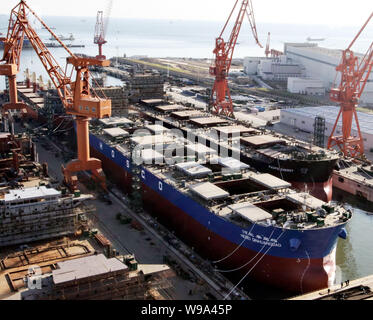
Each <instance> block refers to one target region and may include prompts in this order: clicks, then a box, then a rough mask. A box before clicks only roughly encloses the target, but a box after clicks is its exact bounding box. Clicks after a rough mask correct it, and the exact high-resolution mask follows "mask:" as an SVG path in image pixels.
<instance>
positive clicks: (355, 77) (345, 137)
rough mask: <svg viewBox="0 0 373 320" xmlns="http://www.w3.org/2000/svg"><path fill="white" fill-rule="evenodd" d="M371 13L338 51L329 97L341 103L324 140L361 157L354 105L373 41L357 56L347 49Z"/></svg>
mask: <svg viewBox="0 0 373 320" xmlns="http://www.w3.org/2000/svg"><path fill="white" fill-rule="evenodd" d="M372 17H373V13H371V15H370V16H369V18H368V20H367V21H366V23H365V24H364V25H363V27H362V28H361V29H360V31H359V33H358V34H357V35H356V37H355V38H354V39H353V41H352V42H351V44H350V45H349V47H348V48H347V49H346V50H344V51H342V61H341V63H340V64H339V65H338V66H337V68H336V70H337V72H340V73H341V81H340V85H339V87H338V88H332V89H331V90H330V99H331V100H332V101H334V102H338V103H339V104H340V106H341V108H340V111H339V114H338V117H337V120H336V122H335V125H334V128H333V130H332V133H331V136H330V138H329V142H328V149H331V148H334V147H338V148H339V149H340V150H341V151H342V152H343V154H344V156H346V157H352V158H362V157H363V156H364V139H363V137H362V134H361V131H360V125H359V120H358V117H357V112H356V107H357V105H358V103H359V99H360V97H361V95H362V93H363V91H364V89H365V86H366V84H367V81H368V78H369V75H370V73H371V71H372V67H373V42H372V43H371V44H370V47H369V49H368V51H367V52H366V54H365V55H364V57H362V58H361V59H360V61H359V58H358V57H356V56H355V54H354V53H353V52H352V51H351V48H352V46H353V45H354V43H355V42H356V40H357V39H358V38H359V36H360V34H361V33H362V32H363V30H364V29H365V28H366V26H367V25H368V23H369V21H370V20H371V19H372ZM341 116H342V136H335V132H336V129H337V126H338V123H339V121H340V118H341ZM354 120H355V123H356V127H357V132H358V136H357V137H353V136H352V132H351V129H352V123H353V121H354Z"/></svg>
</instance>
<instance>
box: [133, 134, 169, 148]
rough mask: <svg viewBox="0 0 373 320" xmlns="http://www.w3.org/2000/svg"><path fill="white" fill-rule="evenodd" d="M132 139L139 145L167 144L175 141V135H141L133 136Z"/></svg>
mask: <svg viewBox="0 0 373 320" xmlns="http://www.w3.org/2000/svg"><path fill="white" fill-rule="evenodd" d="M131 141H132V142H134V143H136V144H137V145H142V146H147V145H156V144H165V143H171V142H173V141H174V139H173V137H170V136H165V135H156V136H140V137H133V138H131Z"/></svg>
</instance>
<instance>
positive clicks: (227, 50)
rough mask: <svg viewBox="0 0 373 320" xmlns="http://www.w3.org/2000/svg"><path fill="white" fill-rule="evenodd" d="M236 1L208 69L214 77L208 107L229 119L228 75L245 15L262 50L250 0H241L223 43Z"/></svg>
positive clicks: (231, 109) (230, 111) (231, 108)
mask: <svg viewBox="0 0 373 320" xmlns="http://www.w3.org/2000/svg"><path fill="white" fill-rule="evenodd" d="M237 4H238V0H236V3H235V5H234V7H233V9H232V11H231V13H230V15H229V17H228V20H227V22H226V23H225V25H224V28H223V30H222V32H221V33H220V35H219V37H218V38H217V39H216V42H215V44H216V46H215V49H214V51H213V52H214V55H215V63H214V65H213V66H211V67H210V75H212V76H214V77H215V83H214V86H213V88H212V93H211V100H210V107H211V108H212V110H213V112H214V113H216V114H221V115H225V116H228V117H231V118H234V113H233V103H232V98H231V95H230V90H229V86H228V79H227V78H228V74H229V70H230V67H231V64H232V58H233V53H234V49H235V47H236V44H237V39H238V36H239V33H240V30H241V26H242V22H243V19H244V16H245V15H246V16H247V17H248V19H249V22H250V26H251V30H252V33H253V36H254V38H255V41H256V43H257V44H258V45H259V46H260V47H261V48H262V45H261V44H260V42H259V40H258V34H257V31H256V24H255V18H254V10H253V6H252V3H251V0H243V1H242V4H241V7H240V9H239V13H238V16H237V19H236V22H235V24H234V26H233V30H232V33H231V35H230V38H229V40H228V42H225V41H224V39H223V33H224V32H225V29H226V28H227V25H228V23H229V21H230V19H231V17H232V15H233V13H234V11H235V9H236V7H237Z"/></svg>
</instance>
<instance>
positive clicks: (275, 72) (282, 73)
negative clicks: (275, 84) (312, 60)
mask: <svg viewBox="0 0 373 320" xmlns="http://www.w3.org/2000/svg"><path fill="white" fill-rule="evenodd" d="M244 69H245V73H246V74H247V75H256V74H257V75H258V76H260V77H261V78H262V79H263V80H270V81H272V80H275V81H286V80H287V79H288V78H289V77H302V76H303V70H302V66H301V65H300V64H299V63H293V62H289V61H288V60H287V58H286V56H281V57H278V58H275V59H270V58H263V57H247V58H245V59H244Z"/></svg>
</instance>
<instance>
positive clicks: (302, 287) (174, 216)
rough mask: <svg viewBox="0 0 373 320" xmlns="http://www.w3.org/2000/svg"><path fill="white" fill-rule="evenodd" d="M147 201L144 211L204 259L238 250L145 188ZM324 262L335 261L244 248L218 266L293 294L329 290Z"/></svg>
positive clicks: (231, 274)
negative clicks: (286, 256) (271, 253)
mask: <svg viewBox="0 0 373 320" xmlns="http://www.w3.org/2000/svg"><path fill="white" fill-rule="evenodd" d="M143 199H144V209H145V210H146V211H147V212H149V213H151V214H152V215H153V216H155V217H157V219H158V221H160V222H161V223H162V224H164V225H165V226H166V227H168V228H169V229H170V230H173V231H174V232H175V234H176V235H178V237H179V238H180V239H182V240H183V241H184V242H185V243H187V244H188V245H189V246H191V247H193V248H194V250H195V251H196V252H198V253H199V254H200V255H201V256H202V257H204V258H206V259H208V260H210V261H218V260H221V259H223V258H224V257H227V256H229V254H230V253H232V252H233V251H234V250H236V248H237V245H236V244H234V243H231V242H230V241H228V240H227V239H224V238H222V237H220V236H219V235H217V234H215V233H213V232H211V231H210V230H208V229H207V228H205V227H204V226H202V225H201V224H199V223H198V222H197V221H195V220H194V219H192V218H191V217H190V216H189V215H187V214H186V213H184V212H183V211H182V210H180V209H179V208H178V207H176V206H174V205H173V204H172V203H170V202H169V201H168V200H167V199H164V198H162V197H160V196H159V195H158V194H157V193H156V192H154V191H153V190H151V189H149V188H148V187H147V186H145V185H143ZM251 260H252V261H251ZM259 260H260V262H259V263H258V261H259ZM324 261H325V262H326V263H330V261H333V258H332V257H328V258H327V259H310V260H308V259H302V260H296V259H286V258H279V257H273V256H270V255H266V256H264V257H263V255H262V254H259V255H258V253H257V252H255V251H251V250H249V249H246V248H243V247H241V248H240V249H239V250H237V251H236V252H235V253H234V254H233V255H232V256H230V257H229V258H228V259H226V260H224V261H222V262H220V263H219V264H217V268H218V270H222V271H227V270H234V269H238V268H241V267H242V268H241V269H239V270H237V271H235V272H228V273H225V274H226V275H227V276H234V277H235V278H239V279H240V278H242V277H243V276H245V275H246V274H247V273H248V272H249V274H248V276H247V278H250V279H253V280H255V281H257V282H262V283H265V284H267V285H270V286H274V287H278V288H281V289H283V290H286V291H289V292H294V293H306V292H311V291H315V290H320V289H323V288H326V287H328V285H329V283H328V282H329V279H330V278H331V277H333V274H332V272H331V273H330V274H328V273H327V272H326V271H325V269H324V265H325V263H324ZM248 262H250V263H248ZM243 266H244V267H243ZM250 270H251V271H250ZM330 270H331V271H332V269H330Z"/></svg>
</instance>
